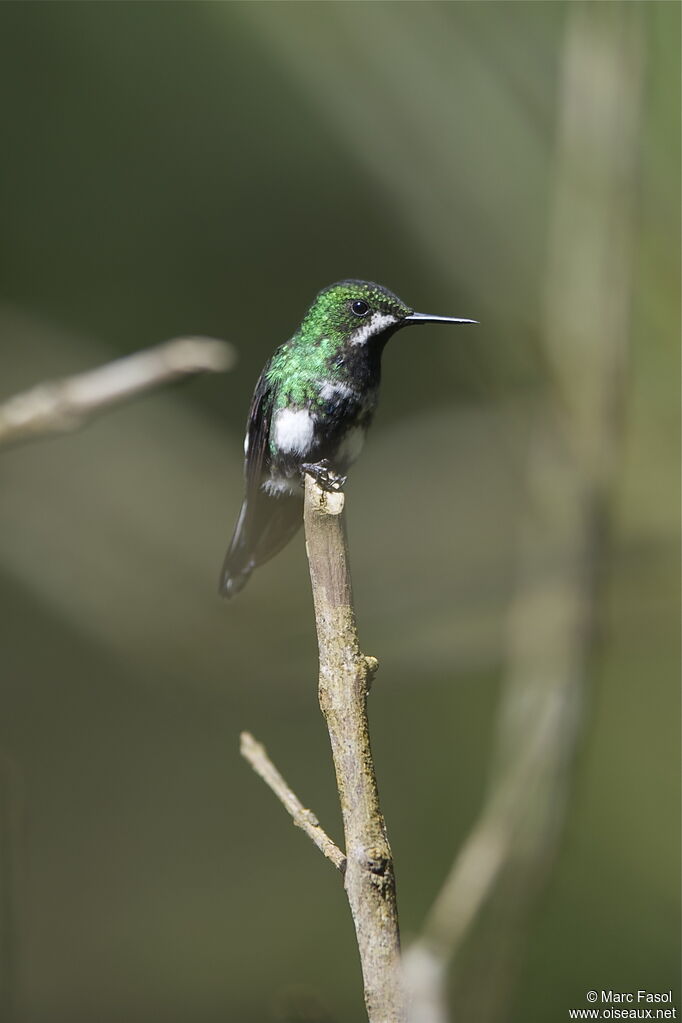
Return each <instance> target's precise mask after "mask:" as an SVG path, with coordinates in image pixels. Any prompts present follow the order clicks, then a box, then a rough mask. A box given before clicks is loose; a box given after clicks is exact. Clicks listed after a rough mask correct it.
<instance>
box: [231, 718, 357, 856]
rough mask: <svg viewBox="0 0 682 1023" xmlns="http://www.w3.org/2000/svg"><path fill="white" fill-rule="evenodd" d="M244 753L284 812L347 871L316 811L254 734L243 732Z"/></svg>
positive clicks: (339, 853)
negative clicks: (297, 790) (291, 785)
mask: <svg viewBox="0 0 682 1023" xmlns="http://www.w3.org/2000/svg"><path fill="white" fill-rule="evenodd" d="M240 751H241V755H242V756H243V757H244V759H245V760H247V761H248V762H249V763H250V764H251V767H252V768H253V769H254V771H255V772H256V774H258V775H260V777H261V778H262V779H263V781H264V782H265V784H266V785H267V786H268V787H269V788H270V789H272V791H273V792H274V793H275V795H276V796H277V798H278V799H279V801H280V803H281V804H282V806H283V807H284V809H285V810H286V811H287V813H288V814H289V815H290V816H291V819H292V820H293V822H294V824H295V825H296V827H298V828H301V830H302V831H305V833H306V835H307V836H308V838H309V839H310V840H311V841H312V842H314V843H315V845H316V846H317V848H318V849H319V850H320V852H322V853H324V855H325V856H326V857H327V859H328V860H331V861H332V863H333V864H334V866H335V867H336V868H337V869H338V870H340V871H342V872H343V871H344V870H345V867H346V857H345V856H344V855H343V853H342V852H341V850H340V849H339V847H338V845H336V843H335V842H334V841H333V840H332V839H331V838H330V837H329V835H328V834H327V832H326V831H324V829H323V828H321V827H320V822H319V821H318V819H317V817H316V816H315V814H314V813H313V812H312V810H308V809H306V807H305V806H304V805H303V803H302V802H301V800H300V799H299V798H298V796H297V795H296V793H295V792H293V791H292V790H291V789H290V788H289V786H288V785H287V783H286V782H285V780H284V778H283V777H282V775H281V774H280V773H279V771H278V770H277V768H276V767H275V765H274V764H273V762H272V760H270V757H269V756H268V754H267V752H266V749H265V746H262V745H261V743H259V742H256V740H255V739H254V737H253V736H252V735H251V733H250V732H242V734H241V744H240Z"/></svg>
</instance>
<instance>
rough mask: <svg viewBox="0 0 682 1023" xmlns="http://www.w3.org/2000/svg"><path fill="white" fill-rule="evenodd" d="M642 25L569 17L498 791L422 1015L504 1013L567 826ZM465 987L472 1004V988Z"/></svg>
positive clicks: (608, 471)
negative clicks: (546, 381)
mask: <svg viewBox="0 0 682 1023" xmlns="http://www.w3.org/2000/svg"><path fill="white" fill-rule="evenodd" d="M640 17H641V15H640V12H639V11H638V10H637V8H636V7H635V8H634V9H633V8H632V7H629V6H628V5H606V4H596V5H580V4H578V5H575V6H573V7H571V9H570V12H569V16H568V20H567V29H566V40H565V46H564V60H563V73H562V82H561V89H560V109H559V138H558V148H557V157H556V168H555V182H554V195H553V204H552V205H553V208H552V218H551V222H550V238H549V262H548V276H547V313H546V329H545V349H546V352H547V358H548V362H549V364H550V366H551V370H552V375H553V381H552V382H553V385H554V388H555V389H554V391H553V392H552V393H551V394H550V396H549V400H548V401H547V403H546V405H545V406H544V407H541V408H540V409H539V411H538V415H537V420H536V425H535V428H534V430H533V431H532V433H531V438H530V446H529V457H528V468H527V490H528V496H529V501H528V507H527V509H526V512H525V515H524V519H523V525H522V530H521V540H520V549H519V578H518V583H517V588H516V593H515V596H514V598H513V601H512V606H511V609H510V616H509V643H508V669H507V673H506V679H505V681H504V685H503V690H502V699H501V707H500V714H499V722H498V743H497V755H496V762H495V764H494V770H493V775H492V778H491V782H490V788H489V793H488V798H487V801H486V803H485V805H484V808H483V810H482V813H481V816H480V818H479V820H478V823H477V824H476V825H475V826H474V828H473V830H472V832H471V834H470V836H469V838H468V839H467V841H466V842H465V844H464V846H463V848H462V849H461V850H460V852H459V854H458V856H457V858H456V859H455V862H454V864H453V867H452V870H451V872H450V875H449V877H448V878H447V880H446V882H445V884H444V886H443V888H442V890H441V891H440V893H439V894H438V896H437V898H436V900H435V902H434V905H433V907H432V909H431V911H430V913H429V915H428V918H427V921H426V924H425V926H424V930H423V933H422V935H421V937H420V938H419V940H418V941H417V942H416V943H415V944H414V945H413V947H412V948H411V949H410V951H409V952H408V956H407V963H406V965H407V970H408V978H409V983H410V987H411V989H412V992H413V1012H412V1016H411V1020H412V1023H447V1021H448V1020H451V1019H455V1020H458V1019H460V1018H461V1019H464V1018H468V1019H472V1018H475V1019H476V1020H477V1023H490V1021H491V1020H493V1019H495V1018H497V1015H498V1014H499V1013H500V1011H501V1008H502V1006H503V1005H504V1001H505V995H506V992H507V988H508V986H509V984H510V983H511V981H512V977H513V969H512V967H513V965H514V964H513V960H514V957H515V953H516V950H517V948H518V936H519V930H520V926H521V925H522V924H523V923H524V922H525V919H526V917H527V915H528V912H529V909H530V907H531V905H532V901H533V898H534V895H535V894H536V892H537V890H538V888H539V886H540V884H541V883H542V879H543V878H544V876H545V875H546V872H547V869H548V867H549V865H550V863H551V861H552V858H553V855H554V852H555V849H556V843H557V838H558V835H559V834H560V829H561V826H562V824H563V820H564V816H565V808H566V802H567V796H568V792H569V789H570V782H571V773H572V766H573V762H574V755H575V750H576V746H577V742H578V739H579V735H580V730H581V723H582V719H583V716H584V704H585V685H586V671H587V662H588V658H589V653H590V649H591V642H592V638H593V633H594V628H595V617H596V607H595V605H596V598H597V590H598V582H599V570H600V564H601V561H602V560H603V556H604V543H605V535H606V526H607V521H608V502H609V493H610V487H611V481H612V477H613V471H614V467H615V465H616V464H617V455H618V449H619V442H620V438H621V417H620V405H621V400H622V390H623V367H624V362H625V358H626V352H627V341H628V331H629V310H630V300H631V269H632V258H633V244H634V241H633V239H634V229H635V228H634V199H635V193H636V185H637V156H638V143H637V126H638V119H639V107H640V98H641V89H642V34H641V24H640ZM487 903H488V905H487V912H486V924H485V927H484V930H483V933H481V934H479V935H478V939H479V940H478V947H477V950H478V959H479V961H480V962H481V964H482V963H485V967H484V969H483V968H481V971H480V973H481V975H483V973H484V972H485V977H486V982H485V984H484V985H482V984H481V983H480V980H481V978H480V977H479V976H478V974H477V972H476V970H475V969H473V970H472V969H471V964H470V969H469V971H468V972H469V973H471V974H472V976H473V979H472V983H471V985H470V987H471V991H470V992H469V997H468V998H467V997H464V998H463V997H462V994H461V992H460V994H459V996H458V997H456V999H455V1005H454V1006H453V1010H454V1011H453V1012H452V1014H451V1013H450V1012H449V1010H448V1006H447V998H446V978H447V971H448V967H449V966H450V964H451V963H452V962H453V961H454V960H456V957H457V954H458V952H459V951H460V949H461V947H462V944H463V942H464V941H465V939H466V938H467V937H468V936H469V934H470V931H471V929H472V926H473V924H474V923H475V922H476V921H477V919H478V917H479V914H480V911H481V910H482V908H483V906H484V905H486V904H487ZM475 951H476V949H475ZM474 958H475V957H474ZM460 986H461V987H462V988H463V989H464V993H465V995H466V993H467V992H466V983H465V982H462V983H461V985H460ZM483 988H485V990H483ZM474 989H475V990H474ZM462 1003H465V1004H464V1005H463V1004H462Z"/></svg>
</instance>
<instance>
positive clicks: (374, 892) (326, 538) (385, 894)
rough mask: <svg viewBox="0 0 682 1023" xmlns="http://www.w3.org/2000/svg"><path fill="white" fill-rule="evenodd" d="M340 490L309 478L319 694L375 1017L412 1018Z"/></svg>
mask: <svg viewBox="0 0 682 1023" xmlns="http://www.w3.org/2000/svg"><path fill="white" fill-rule="evenodd" d="M343 507H344V496H343V494H342V493H326V492H324V491H323V490H321V489H320V487H319V486H318V485H317V483H316V482H315V481H314V479H313V478H312V476H310V475H306V478H305V511H304V521H305V533H306V548H307V552H308V561H309V564H310V578H311V582H312V589H313V600H314V604H315V621H316V625H317V641H318V647H319V657H320V677H319V700H320V707H321V709H322V713H323V714H324V717H325V721H326V723H327V728H328V730H329V738H330V740H331V747H332V755H333V758H334V768H335V771H336V782H337V786H338V790H339V798H340V801H341V812H342V815H343V827H344V833H345V840H346V856H347V864H346V872H345V877H344V886H345V889H346V895H347V897H348V902H349V905H350V910H351V914H352V916H353V922H354V924H355V933H356V936H357V943H358V949H359V952H360V960H361V964H362V975H363V981H364V988H365V1004H366V1006H367V1014H368V1017H369V1020H370V1023H403V1021H404V1020H405V1019H406V1016H407V1010H406V1000H405V994H404V988H403V983H402V969H401V962H400V938H399V931H398V910H397V902H396V887H395V878H394V873H393V857H392V854H391V849H390V846H389V844H388V838H387V835H386V826H385V823H384V818H383V816H382V813H381V808H380V806H379V794H378V789H377V782H376V775H375V771H374V763H373V759H372V751H371V748H370V741H369V725H368V720H367V693H368V691H369V687H370V684H371V681H372V679H373V677H374V675H375V673H376V670H377V668H378V662H377V661H376V659H375V658H373V657H366V656H364V655H363V654H362V653H361V651H360V647H359V644H358V637H357V630H356V625H355V612H354V609H353V596H352V590H351V580H350V572H349V568H348V545H347V540H346V532H345V521H344V515H343Z"/></svg>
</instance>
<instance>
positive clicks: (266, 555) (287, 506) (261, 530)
mask: <svg viewBox="0 0 682 1023" xmlns="http://www.w3.org/2000/svg"><path fill="white" fill-rule="evenodd" d="M302 524H303V494H301V495H300V496H299V495H298V494H295V495H289V494H284V495H282V496H279V497H270V496H268V495H267V494H265V493H263V491H259V492H258V494H257V496H256V497H252V498H251V499H246V498H245V499H244V503H243V504H242V507H241V511H240V512H239V518H238V519H237V525H236V526H235V530H234V536H233V537H232V542H231V543H230V547H229V550H228V552H227V554H226V555H225V561H224V562H223V569H222V572H221V574H220V584H219V587H218V589H219V592H220V593H221V594H222V595H223V597H234V595H235V593H239V591H240V590H241V589H242V588H243V587H244V586H246V583H247V582H248V579H249V576H250V575H251V573H252V572H253V570H254V568H257V567H258V565H262V564H263V563H264V562H266V561H269V560H270V558H272V557H274V556H275V554H278V553H279V551H281V549H282V547H284V546H286V544H287V543H288V542H289V540H290V539H291V538H292V536H293V535H294V533H296V532H297V531H298V530H299V529H300V527H301V525H302Z"/></svg>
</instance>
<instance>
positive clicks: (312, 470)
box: [301, 458, 348, 494]
mask: <svg viewBox="0 0 682 1023" xmlns="http://www.w3.org/2000/svg"><path fill="white" fill-rule="evenodd" d="M301 468H302V469H303V472H304V473H306V472H307V473H308V475H309V476H312V477H313V479H314V480H315V482H316V483H317V485H318V486H319V487H320V488H321V489H322V490H326V491H327V492H328V493H330V494H338V493H340V491H342V490H343V487H344V484H345V482H346V480H347V479H348V477H347V476H340V475H339V473H338V472H334V470H333V469H332V467H331V466H330V464H329V461H328V460H327V459H326V458H323V459H322V460H321V461H319V462H304V463H303V465H302V466H301Z"/></svg>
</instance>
